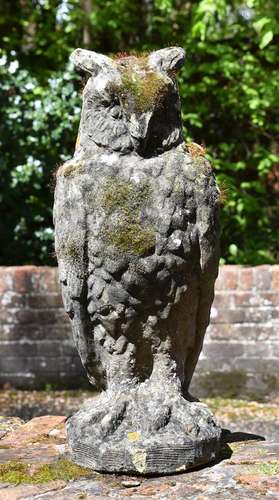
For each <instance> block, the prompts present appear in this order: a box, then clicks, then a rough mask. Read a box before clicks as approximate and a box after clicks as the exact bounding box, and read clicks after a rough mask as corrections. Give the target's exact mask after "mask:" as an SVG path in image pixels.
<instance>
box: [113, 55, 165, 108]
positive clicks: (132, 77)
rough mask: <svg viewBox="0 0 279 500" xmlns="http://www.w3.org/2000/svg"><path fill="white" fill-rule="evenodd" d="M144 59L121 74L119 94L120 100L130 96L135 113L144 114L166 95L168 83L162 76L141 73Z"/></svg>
mask: <svg viewBox="0 0 279 500" xmlns="http://www.w3.org/2000/svg"><path fill="white" fill-rule="evenodd" d="M144 65H146V63H145V62H144V58H143V59H142V60H137V64H136V65H134V66H133V65H131V66H130V67H129V66H127V67H125V69H124V70H123V72H122V82H121V85H120V86H119V93H120V96H121V98H122V99H124V101H125V99H127V98H128V97H129V96H132V98H133V101H134V106H135V112H136V113H144V112H146V111H148V110H150V109H151V108H153V107H154V106H155V104H156V105H157V104H158V103H159V102H160V99H161V97H162V96H163V95H164V94H165V93H166V91H167V87H168V82H167V80H166V79H165V78H164V76H163V75H160V74H159V73H155V72H154V71H151V70H147V71H146V70H145V71H142V67H143V66H144Z"/></svg>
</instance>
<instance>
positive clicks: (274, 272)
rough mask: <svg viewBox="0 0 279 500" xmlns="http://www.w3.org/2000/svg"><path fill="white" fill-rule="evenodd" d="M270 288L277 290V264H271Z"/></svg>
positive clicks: (278, 287) (278, 279) (278, 274)
mask: <svg viewBox="0 0 279 500" xmlns="http://www.w3.org/2000/svg"><path fill="white" fill-rule="evenodd" d="M271 287H272V290H273V291H275V292H279V266H272V284H271Z"/></svg>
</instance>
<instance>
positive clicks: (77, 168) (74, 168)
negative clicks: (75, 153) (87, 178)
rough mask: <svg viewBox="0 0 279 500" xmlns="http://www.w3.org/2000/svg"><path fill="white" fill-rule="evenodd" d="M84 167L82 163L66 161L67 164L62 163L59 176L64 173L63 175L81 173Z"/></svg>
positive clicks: (58, 171)
mask: <svg viewBox="0 0 279 500" xmlns="http://www.w3.org/2000/svg"><path fill="white" fill-rule="evenodd" d="M82 170H83V168H82V166H81V164H80V163H68V164H67V163H66V165H62V167H60V168H59V169H58V170H57V176H60V175H63V177H73V176H74V175H76V174H80V173H81V172H82Z"/></svg>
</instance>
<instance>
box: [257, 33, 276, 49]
mask: <svg viewBox="0 0 279 500" xmlns="http://www.w3.org/2000/svg"><path fill="white" fill-rule="evenodd" d="M272 39H273V31H271V30H269V31H266V33H265V34H264V35H263V37H262V38H261V41H260V49H264V48H265V47H266V46H267V45H268V44H269V43H270V42H271V41H272Z"/></svg>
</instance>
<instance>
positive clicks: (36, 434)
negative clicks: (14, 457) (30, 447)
mask: <svg viewBox="0 0 279 500" xmlns="http://www.w3.org/2000/svg"><path fill="white" fill-rule="evenodd" d="M65 420H66V417H64V416H54V415H46V416H44V417H35V418H33V419H32V420H30V421H29V422H27V423H26V424H23V425H19V426H17V427H16V428H15V429H14V430H12V432H10V433H9V434H8V435H7V436H5V437H4V438H2V439H1V446H2V447H3V446H4V447H11V448H21V447H23V446H25V445H26V444H29V443H30V442H31V441H32V442H34V443H36V442H37V441H40V440H41V439H42V438H44V437H48V436H53V435H54V436H59V437H61V432H62V431H61V424H64V422H65ZM55 431H57V432H55ZM62 436H63V435H62Z"/></svg>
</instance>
